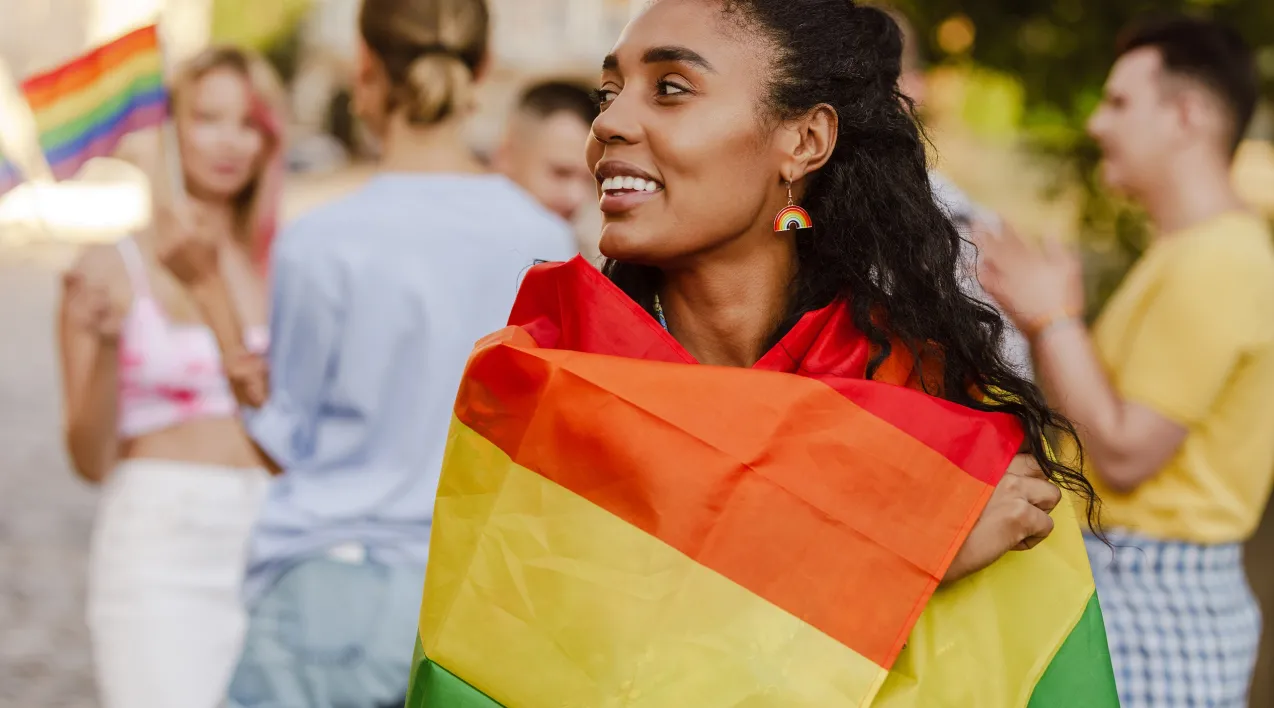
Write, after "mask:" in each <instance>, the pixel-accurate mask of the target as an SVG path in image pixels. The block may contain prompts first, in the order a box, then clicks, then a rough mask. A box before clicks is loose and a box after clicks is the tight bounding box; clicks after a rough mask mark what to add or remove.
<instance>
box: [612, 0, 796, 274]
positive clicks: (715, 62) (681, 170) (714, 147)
mask: <svg viewBox="0 0 1274 708" xmlns="http://www.w3.org/2000/svg"><path fill="white" fill-rule="evenodd" d="M749 40H750V41H749ZM769 71H770V66H769V50H768V49H767V47H766V46H765V44H764V43H763V42H760V41H757V37H756V36H754V35H752V34H751V33H750V32H748V31H747V30H745V29H744V28H743V27H742V26H740V25H736V24H734V22H733V20H732V19H731V18H729V17H727V16H725V15H723V14H722V11H721V6H720V4H719V3H718V2H715V1H713V0H662V1H661V2H659V3H656V4H654V5H652V6H651V7H650V8H649V9H648V10H647V11H646V12H645V13H644V14H642V15H641V16H640V17H638V18H637V19H635V20H634V21H633V22H632V23H631V24H630V25H629V26H628V28H627V29H626V30H625V31H624V34H623V36H621V37H620V40H619V43H618V44H617V45H616V47H615V50H614V52H613V53H612V54H611V55H610V56H609V57H607V59H606V62H605V64H604V65H603V69H602V78H601V84H600V90H601V98H602V113H601V115H600V116H599V117H598V118H597V120H596V121H595V122H594V123H593V135H592V139H590V140H589V143H588V162H589V165H590V166H591V167H592V169H593V171H594V175H595V176H596V177H597V180H598V196H599V197H600V199H601V210H602V212H603V215H604V221H603V226H602V237H601V250H602V253H604V254H605V255H607V256H609V257H611V258H616V259H619V260H623V261H629V262H636V263H645V264H649V265H659V266H664V265H672V264H675V263H677V262H679V261H683V260H684V259H686V258H688V257H694V256H697V255H700V254H704V253H708V252H715V251H720V250H722V249H728V248H730V247H731V246H733V245H736V244H740V243H741V242H742V241H746V240H748V239H752V238H764V237H768V238H774V234H773V232H772V223H773V219H774V215H775V214H776V213H777V212H778V210H779V209H781V208H782V207H783V206H784V205H785V204H786V191H785V190H784V188H783V180H784V179H785V178H787V177H789V175H786V174H783V172H784V170H785V169H787V168H788V167H789V163H790V162H791V158H792V145H791V143H792V142H793V140H794V138H793V137H792V136H793V135H794V133H791V132H790V131H782V130H776V129H775V127H774V126H770V125H767V122H768V121H767V120H766V118H765V117H764V113H763V109H762V106H763V105H764V102H763V97H764V91H765V77H766V76H767V75H768V73H769Z"/></svg>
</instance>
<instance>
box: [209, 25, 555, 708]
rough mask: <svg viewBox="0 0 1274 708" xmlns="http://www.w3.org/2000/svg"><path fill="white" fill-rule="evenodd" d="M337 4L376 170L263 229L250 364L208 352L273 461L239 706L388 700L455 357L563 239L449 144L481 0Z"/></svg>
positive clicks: (219, 304) (453, 383) (413, 600)
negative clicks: (353, 29) (259, 347)
mask: <svg viewBox="0 0 1274 708" xmlns="http://www.w3.org/2000/svg"><path fill="white" fill-rule="evenodd" d="M358 22H359V30H360V34H361V38H362V42H361V47H360V48H359V61H358V72H357V76H356V79H355V86H354V104H355V110H356V111H357V113H358V115H359V117H360V118H361V119H362V120H363V121H364V122H365V123H366V124H367V126H368V127H369V128H370V130H371V132H372V133H373V134H374V135H375V136H376V137H377V138H378V139H379V141H380V143H381V148H382V150H381V153H382V157H381V163H380V172H379V174H377V175H376V176H375V177H373V178H372V179H371V181H370V182H369V183H367V184H366V185H365V186H363V187H362V188H361V189H359V190H358V191H357V192H355V193H353V194H351V195H349V196H347V197H345V198H343V199H341V200H339V201H336V202H334V203H331V204H328V205H326V206H324V207H321V208H319V209H317V210H315V211H313V212H311V213H310V214H308V215H306V216H304V217H302V218H301V219H299V220H298V221H297V222H296V223H294V224H293V225H291V227H290V228H288V229H286V230H285V231H284V233H283V234H282V235H281V236H280V237H279V239H278V244H277V246H276V248H275V255H274V270H273V281H274V291H273V303H272V304H273V312H272V315H271V322H270V332H271V346H270V352H269V358H268V361H266V360H263V359H259V358H255V357H250V356H240V357H238V358H235V359H233V360H230V361H229V362H228V371H229V374H230V377H231V380H232V381H233V382H234V383H235V385H236V391H237V392H238V394H239V396H240V400H241V401H243V402H245V403H246V404H247V407H246V408H245V413H244V418H245V423H246V426H247V429H248V432H249V433H250V435H251V436H252V438H253V440H254V441H255V442H256V445H257V448H258V450H259V452H260V454H261V455H262V457H263V458H264V459H265V460H266V461H267V464H269V465H270V466H271V467H274V468H276V469H278V470H280V471H281V472H282V474H281V476H279V477H278V478H277V481H276V483H275V484H274V485H273V487H272V489H271V493H270V494H269V496H268V497H267V500H266V505H265V508H264V511H263V513H262V516H261V520H260V522H259V524H258V526H257V531H256V537H255V543H254V548H253V554H252V562H251V566H250V568H249V578H248V587H247V592H248V597H249V601H250V603H251V606H252V622H251V625H250V627H249V631H248V638H247V642H246V647H245V651H244V655H243V658H242V660H241V662H240V666H239V669H238V672H237V674H236V676H235V679H234V681H233V684H232V686H231V690H230V697H231V700H232V702H233V703H234V704H236V705H239V706H246V707H251V706H288V707H289V708H306V707H316V708H317V707H319V706H336V705H339V706H343V707H349V708H357V707H360V706H366V707H367V708H373V707H375V706H388V705H402V701H403V699H404V696H405V695H406V690H407V680H408V673H409V670H410V659H411V651H412V645H413V642H414V627H415V617H416V613H417V611H418V610H419V608H420V588H421V585H422V582H423V577H424V570H425V560H426V556H427V554H428V551H429V537H430V524H431V519H432V514H433V503H434V495H435V492H436V488H437V485H438V476H439V473H440V464H441V459H442V455H443V449H444V447H445V446H446V442H447V427H448V424H449V422H450V419H451V408H452V401H453V400H454V398H455V394H456V390H457V387H458V385H459V381H460V376H461V374H462V372H463V369H464V364H465V360H466V359H467V357H468V354H469V351H470V348H471V347H472V345H473V342H475V341H476V340H477V339H479V338H480V337H482V336H483V335H485V334H487V333H488V332H490V331H491V330H493V329H498V328H499V327H501V326H502V325H503V324H504V321H505V318H506V317H507V315H508V312H509V308H510V306H511V305H512V302H513V297H514V295H515V293H516V291H517V288H518V283H519V280H520V277H521V275H522V274H523V273H524V272H525V271H526V270H527V269H528V268H529V267H530V266H531V265H532V264H534V263H535V262H536V261H537V260H564V259H566V258H569V257H571V256H572V255H574V253H575V250H576V249H575V246H574V238H573V236H572V234H571V232H570V230H569V228H568V227H567V226H566V225H565V224H563V223H562V222H561V221H560V220H559V219H557V218H556V217H554V216H553V215H551V214H548V213H547V212H545V210H544V209H542V208H541V207H540V206H539V205H538V204H536V203H535V202H534V200H533V199H532V198H531V197H530V196H528V195H527V194H525V193H524V192H523V191H522V190H521V189H519V188H518V187H516V186H515V185H514V184H513V183H512V182H510V181H509V180H507V179H506V178H505V177H502V176H499V175H492V174H486V173H485V172H484V170H483V167H482V166H481V165H480V164H479V163H478V162H477V161H476V160H475V158H474V157H473V154H472V153H471V152H470V150H469V148H468V146H467V145H466V143H465V140H464V129H465V125H466V122H467V120H468V118H469V116H470V114H471V112H472V109H473V107H474V97H475V91H476V88H477V85H478V82H479V81H480V80H481V79H482V77H483V73H484V70H485V68H486V65H487V61H488V37H489V33H490V29H489V16H488V10H487V6H486V4H485V2H483V0H365V1H364V3H363V6H362V9H361V12H360V15H359V20H358ZM185 246H186V248H185V251H186V254H185V255H186V256H187V258H186V259H185V260H186V261H187V263H186V265H187V266H190V267H188V268H185V269H184V272H185V279H186V281H187V283H188V287H190V288H191V290H192V291H194V292H196V293H204V294H205V295H204V297H203V298H202V300H201V304H202V306H203V307H204V308H205V310H206V311H209V312H213V313H225V312H226V311H227V310H228V309H229V307H228V304H227V302H226V299H225V298H223V297H216V296H213V295H210V293H216V292H218V290H219V289H220V288H218V287H217V286H216V283H215V282H210V281H211V280H212V279H215V277H216V272H215V269H213V268H210V267H208V266H206V265H200V264H204V263H207V262H209V261H213V260H215V254H212V253H210V252H209V249H208V248H207V244H206V242H205V240H204V239H202V238H199V236H198V234H191V235H190V237H189V238H188V239H187V240H186V243H185ZM210 319H214V320H219V319H220V317H219V316H212V317H210ZM224 334H225V336H226V338H227V339H231V338H232V337H233V328H229V331H227V332H225V333H224ZM267 372H268V376H267Z"/></svg>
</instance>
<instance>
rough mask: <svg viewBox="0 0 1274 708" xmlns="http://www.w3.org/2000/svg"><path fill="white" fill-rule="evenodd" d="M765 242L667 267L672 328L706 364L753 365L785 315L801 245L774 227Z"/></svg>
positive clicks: (663, 300)
mask: <svg viewBox="0 0 1274 708" xmlns="http://www.w3.org/2000/svg"><path fill="white" fill-rule="evenodd" d="M742 240H743V239H740V241H742ZM760 243H761V244H762V246H761V247H759V248H758V247H757V246H756V241H755V240H754V241H753V243H752V244H751V245H750V246H749V247H748V248H742V247H740V248H731V249H728V250H727V252H724V253H717V254H713V255H711V256H709V257H705V258H703V259H697V262H696V263H694V264H692V265H689V266H687V267H684V268H669V269H665V270H664V284H663V287H662V289H661V290H660V305H661V306H662V307H663V310H664V315H665V317H666V318H667V320H668V330H669V332H670V333H671V334H672V335H673V336H674V337H676V338H677V341H678V342H680V343H681V345H682V346H683V347H685V348H686V351H688V352H689V353H690V354H691V356H693V357H694V358H695V360H697V361H699V362H700V363H702V364H710V365H715V366H740V367H750V366H752V365H753V364H755V363H756V362H757V360H759V359H760V358H761V356H762V355H764V354H765V345H766V342H767V340H768V339H769V338H770V336H771V335H772V334H773V332H774V330H775V328H776V327H778V325H779V323H780V322H781V321H782V320H783V316H784V314H785V310H786V308H787V303H788V300H789V299H790V296H791V284H792V281H793V278H794V277H795V275H796V251H795V248H794V246H793V244H792V242H791V239H790V238H788V237H785V236H781V235H776V234H774V233H772V232H770V233H766V234H765V235H764V236H763V237H761V239H760ZM735 245H736V246H743V245H744V244H742V243H740V242H736V243H735Z"/></svg>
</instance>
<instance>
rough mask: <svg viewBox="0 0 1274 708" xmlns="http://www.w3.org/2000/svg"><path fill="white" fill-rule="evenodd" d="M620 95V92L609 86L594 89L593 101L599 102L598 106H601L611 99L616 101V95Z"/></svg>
mask: <svg viewBox="0 0 1274 708" xmlns="http://www.w3.org/2000/svg"><path fill="white" fill-rule="evenodd" d="M618 95H619V92H617V91H615V90H613V89H608V88H599V89H594V90H593V103H595V104H597V106H598V107H599V108H600V107H602V106H605V105H606V104H608V103H610V102H611V101H614V100H615V97H616V96H618Z"/></svg>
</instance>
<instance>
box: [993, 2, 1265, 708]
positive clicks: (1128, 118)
mask: <svg viewBox="0 0 1274 708" xmlns="http://www.w3.org/2000/svg"><path fill="white" fill-rule="evenodd" d="M1118 54H1119V59H1118V61H1117V62H1116V63H1115V65H1114V67H1113V69H1112V70H1111V73H1110V77H1109V79H1108V80H1107V83H1106V89H1105V96H1104V98H1103V100H1102V103H1101V105H1100V106H1099V107H1098V109H1097V111H1096V113H1095V114H1094V115H1093V116H1092V118H1091V120H1090V122H1089V132H1090V133H1091V134H1092V136H1093V137H1094V138H1095V139H1096V140H1097V142H1098V143H1099V144H1100V146H1101V148H1102V153H1103V156H1104V158H1105V161H1104V163H1103V166H1102V175H1103V178H1104V180H1105V181H1106V183H1107V185H1108V186H1110V187H1111V188H1113V189H1116V190H1119V191H1121V192H1123V193H1125V194H1127V195H1128V196H1130V197H1131V198H1133V199H1134V200H1136V201H1137V202H1138V203H1139V204H1140V205H1141V206H1143V207H1144V208H1145V209H1146V211H1147V213H1148V214H1149V216H1150V219H1151V221H1152V222H1153V225H1154V228H1155V238H1154V241H1153V243H1152V244H1151V246H1150V248H1149V249H1148V250H1147V251H1146V253H1145V254H1144V255H1143V256H1142V257H1141V259H1140V260H1139V261H1138V262H1137V263H1136V265H1135V266H1134V267H1133V269H1132V271H1131V272H1130V273H1129V274H1128V276H1127V278H1126V279H1125V280H1124V282H1123V283H1122V284H1121V286H1120V287H1119V289H1118V290H1117V291H1116V293H1115V294H1114V295H1113V297H1112V298H1111V300H1110V302H1109V303H1107V305H1106V307H1105V309H1104V310H1103V312H1102V314H1101V317H1100V318H1099V319H1098V321H1097V324H1096V325H1095V327H1094V329H1093V331H1092V333H1091V334H1090V333H1089V331H1088V329H1087V328H1086V327H1085V326H1084V323H1083V321H1082V320H1081V319H1080V313H1081V312H1082V306H1083V302H1082V299H1083V290H1082V286H1081V279H1080V268H1079V262H1078V260H1077V258H1076V257H1075V255H1074V254H1072V253H1068V252H1065V251H1063V250H1061V249H1060V248H1058V247H1056V246H1051V247H1049V248H1046V249H1044V250H1042V251H1041V250H1038V249H1034V248H1031V247H1028V246H1026V245H1024V244H1023V243H1022V242H1021V241H1020V240H1018V239H1017V237H1016V236H1014V235H1013V234H1012V233H1011V232H1005V233H1003V234H1000V235H999V236H998V237H996V236H987V237H986V238H985V239H984V243H983V244H982V245H983V268H984V276H985V277H984V281H983V282H984V283H986V284H987V288H988V290H989V291H990V292H991V293H992V294H993V295H995V296H996V298H998V299H999V300H1000V302H1002V303H1004V305H1005V306H1006V307H1007V309H1008V310H1009V312H1010V313H1012V315H1013V317H1014V318H1015V319H1016V320H1017V322H1018V326H1019V327H1020V328H1021V329H1022V330H1023V331H1024V332H1026V334H1027V335H1028V337H1030V339H1031V342H1032V346H1033V347H1034V350H1035V358H1036V362H1037V365H1038V367H1039V372H1040V374H1041V375H1042V377H1043V379H1044V380H1045V382H1046V385H1047V388H1048V389H1049V390H1050V391H1051V392H1052V393H1053V395H1054V400H1055V402H1056V404H1057V405H1058V406H1060V407H1061V409H1062V411H1063V412H1064V413H1065V414H1066V415H1067V416H1069V417H1070V418H1071V419H1072V420H1074V421H1075V424H1076V426H1077V427H1078V428H1079V430H1080V431H1081V433H1082V438H1083V442H1084V449H1085V452H1086V455H1085V460H1084V461H1085V469H1086V473H1087V474H1088V476H1089V478H1090V479H1091V480H1092V482H1093V485H1094V486H1095V487H1096V488H1097V490H1098V492H1099V493H1100V494H1101V497H1102V499H1103V501H1104V504H1105V505H1104V510H1105V513H1104V519H1105V522H1106V525H1107V526H1108V527H1109V535H1110V539H1111V540H1112V541H1113V542H1114V544H1115V547H1114V548H1113V549H1111V548H1108V547H1106V546H1105V545H1103V544H1102V543H1101V542H1099V541H1096V540H1094V539H1089V551H1090V555H1091V558H1092V562H1093V571H1094V574H1095V575H1096V581H1097V592H1098V596H1099V598H1100V600H1101V603H1102V612H1103V614H1104V615H1105V618H1106V623H1107V630H1108V633H1109V639H1110V646H1111V652H1112V654H1113V657H1114V661H1115V673H1116V678H1117V681H1118V684H1119V692H1120V698H1121V700H1122V702H1123V705H1124V708H1140V707H1142V706H1154V708H1175V707H1178V706H1180V707H1182V708H1184V707H1185V706H1205V705H1206V706H1215V707H1218V708H1239V707H1240V706H1247V703H1248V701H1247V693H1248V684H1249V683H1250V681H1251V677H1252V671H1253V665H1254V663H1255V661H1256V654H1257V645H1258V643H1259V639H1260V631H1261V617H1260V611H1259V607H1258V605H1257V603H1256V600H1255V598H1254V597H1253V595H1252V592H1251V590H1250V587H1249V585H1248V582H1247V577H1246V575H1245V573H1244V569H1243V559H1242V543H1243V542H1244V541H1245V540H1247V539H1248V538H1249V537H1250V536H1251V535H1252V533H1253V532H1254V530H1255V529H1256V526H1257V524H1258V521H1259V519H1260V518H1261V515H1262V512H1263V510H1264V507H1265V505H1266V502H1267V500H1268V498H1269V495H1270V486H1271V482H1272V481H1274V247H1272V246H1271V243H1270V232H1269V229H1268V227H1267V225H1266V224H1265V223H1264V222H1263V221H1262V220H1261V219H1260V218H1259V217H1257V216H1256V215H1254V214H1252V213H1250V212H1249V211H1247V210H1246V209H1245V208H1244V205H1243V204H1242V203H1241V202H1240V200H1239V197H1238V196H1237V195H1236V194H1235V191H1234V189H1233V187H1232V186H1231V181H1230V167H1231V161H1232V159H1233V155H1234V152H1235V150H1236V148H1237V147H1238V145H1239V142H1240V140H1241V139H1242V138H1243V135H1244V132H1245V131H1246V129H1247V126H1248V123H1249V121H1250V120H1251V117H1252V114H1253V111H1254V108H1255V105H1256V101H1257V95H1258V94H1257V91H1258V83H1257V72H1256V67H1255V65H1254V62H1253V57H1252V54H1251V52H1250V51H1249V49H1248V48H1247V47H1246V46H1245V44H1244V43H1243V41H1242V39H1240V37H1239V35H1238V34H1237V33H1236V32H1234V31H1233V30H1231V29H1229V28H1226V27H1222V26H1219V25H1217V24H1214V23H1212V22H1209V21H1206V20H1198V19H1183V18H1173V19H1163V20H1157V21H1153V22H1147V23H1143V24H1141V25H1138V26H1136V27H1134V28H1132V29H1131V30H1130V31H1128V32H1126V33H1125V35H1124V36H1123V38H1122V39H1121V42H1120V44H1119V47H1118Z"/></svg>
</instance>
